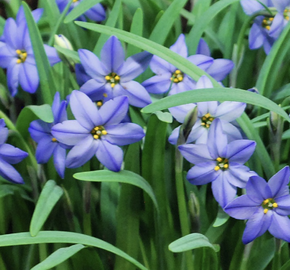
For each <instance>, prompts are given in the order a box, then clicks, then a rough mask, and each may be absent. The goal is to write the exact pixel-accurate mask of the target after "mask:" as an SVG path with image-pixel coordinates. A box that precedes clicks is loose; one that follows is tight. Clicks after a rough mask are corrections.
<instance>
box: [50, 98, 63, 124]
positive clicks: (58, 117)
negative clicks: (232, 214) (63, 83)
mask: <svg viewBox="0 0 290 270" xmlns="http://www.w3.org/2000/svg"><path fill="white" fill-rule="evenodd" d="M66 106H67V102H66V100H63V101H60V94H59V92H56V93H55V95H54V99H53V103H52V106H51V110H52V113H53V118H54V123H55V124H57V123H61V122H63V121H65V120H67V113H66Z"/></svg>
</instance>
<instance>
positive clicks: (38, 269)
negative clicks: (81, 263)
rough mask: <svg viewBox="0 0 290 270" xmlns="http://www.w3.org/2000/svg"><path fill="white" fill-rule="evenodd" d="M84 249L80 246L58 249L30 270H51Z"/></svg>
mask: <svg viewBox="0 0 290 270" xmlns="http://www.w3.org/2000/svg"><path fill="white" fill-rule="evenodd" d="M84 247H85V246H84V245H82V244H76V245H73V246H70V247H66V248H60V249H58V250H57V251H55V252H53V253H52V254H51V255H49V256H48V257H47V258H46V259H45V260H44V261H42V262H41V263H39V264H37V265H35V266H34V267H32V268H31V270H48V269H51V268H53V267H55V266H57V265H59V264H61V263H62V262H64V261H65V260H67V259H69V258H70V257H72V256H73V255H75V254H76V253H77V252H79V251H80V250H82V249H83V248H84Z"/></svg>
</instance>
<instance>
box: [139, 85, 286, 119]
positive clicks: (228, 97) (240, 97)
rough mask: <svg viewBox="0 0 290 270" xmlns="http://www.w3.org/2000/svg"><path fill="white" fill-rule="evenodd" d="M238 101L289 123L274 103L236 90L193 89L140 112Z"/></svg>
mask: <svg viewBox="0 0 290 270" xmlns="http://www.w3.org/2000/svg"><path fill="white" fill-rule="evenodd" d="M215 100H216V101H239V102H245V103H248V104H253V105H257V106H260V107H263V108H265V109H267V110H270V111H273V112H276V113H277V114H279V115H281V116H282V117H283V118H284V119H285V120H286V121H288V122H290V119H289V116H288V115H287V113H286V112H285V111H284V110H283V109H282V108H281V107H280V106H278V105H277V104H276V103H274V102H273V101H271V100H270V99H268V98H265V97H263V96H261V95H257V94H256V93H252V92H250V91H245V90H242V89H238V88H208V89H195V90H192V91H186V92H183V93H179V94H176V95H173V96H168V97H166V98H163V99H161V100H158V101H156V102H154V103H152V104H149V105H148V106H146V107H145V108H143V109H142V110H141V112H143V113H151V112H155V111H159V110H164V109H168V108H170V107H174V106H178V105H182V104H187V103H193V102H203V101H215Z"/></svg>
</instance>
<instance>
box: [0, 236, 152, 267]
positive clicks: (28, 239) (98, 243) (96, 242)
mask: <svg viewBox="0 0 290 270" xmlns="http://www.w3.org/2000/svg"><path fill="white" fill-rule="evenodd" d="M41 243H71V244H82V245H86V246H93V247H96V248H100V249H103V250H106V251H109V252H112V253H114V254H116V255H118V256H121V257H123V258H124V259H126V260H128V261H130V262H131V263H133V264H134V265H136V266H137V267H139V268H140V269H142V270H148V269H147V268H146V267H145V266H143V265H142V264H140V263H139V262H138V261H136V260H135V259H134V258H132V257H130V256H129V255H128V254H126V253H125V252H123V251H122V250H120V249H118V248H116V247H115V246H113V245H111V244H109V243H107V242H105V241H103V240H101V239H98V238H95V237H92V236H89V235H85V234H80V233H74V232H64V231H42V232H39V233H38V234H37V235H36V236H34V237H32V236H31V235H30V233H28V232H23V233H12V234H6V235H0V247H7V246H13V247H15V246H18V245H31V244H41Z"/></svg>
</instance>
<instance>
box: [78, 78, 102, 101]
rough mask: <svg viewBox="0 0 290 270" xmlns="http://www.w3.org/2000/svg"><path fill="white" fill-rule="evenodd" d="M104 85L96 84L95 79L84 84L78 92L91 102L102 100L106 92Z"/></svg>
mask: <svg viewBox="0 0 290 270" xmlns="http://www.w3.org/2000/svg"><path fill="white" fill-rule="evenodd" d="M105 85H106V83H105V82H98V81H97V80H95V79H91V80H88V81H87V82H85V83H84V84H83V85H82V87H81V88H80V91H81V92H83V93H85V94H86V95H87V96H88V97H89V98H90V99H91V100H92V101H97V100H103V99H104V93H105V92H106V87H105Z"/></svg>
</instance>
